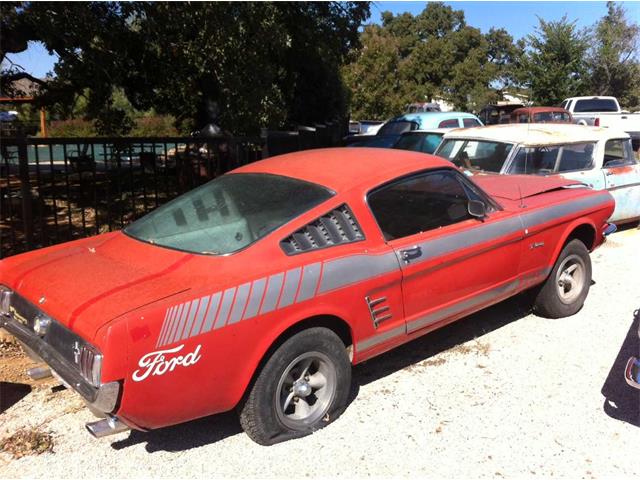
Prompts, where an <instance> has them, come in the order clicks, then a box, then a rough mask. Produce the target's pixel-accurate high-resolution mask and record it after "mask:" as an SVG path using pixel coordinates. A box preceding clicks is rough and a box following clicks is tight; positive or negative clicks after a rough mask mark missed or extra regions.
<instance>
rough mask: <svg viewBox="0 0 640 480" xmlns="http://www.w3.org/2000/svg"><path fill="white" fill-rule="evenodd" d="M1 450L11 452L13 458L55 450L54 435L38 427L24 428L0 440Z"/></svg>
mask: <svg viewBox="0 0 640 480" xmlns="http://www.w3.org/2000/svg"><path fill="white" fill-rule="evenodd" d="M0 451H2V452H7V453H10V454H11V455H13V458H21V457H24V456H26V455H40V454H41V453H45V452H53V436H51V434H50V433H49V432H43V431H41V430H39V429H37V428H22V429H20V430H18V431H17V432H16V433H14V434H13V435H11V436H9V437H7V438H5V439H3V440H0Z"/></svg>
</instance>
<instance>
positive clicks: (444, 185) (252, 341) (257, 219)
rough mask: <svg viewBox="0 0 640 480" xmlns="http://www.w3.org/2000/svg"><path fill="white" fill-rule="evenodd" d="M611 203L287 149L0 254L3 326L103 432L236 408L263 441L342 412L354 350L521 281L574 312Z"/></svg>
mask: <svg viewBox="0 0 640 480" xmlns="http://www.w3.org/2000/svg"><path fill="white" fill-rule="evenodd" d="M613 207H614V202H613V199H612V197H611V195H609V194H608V193H607V192H602V191H598V192H596V191H592V190H590V189H587V188H584V187H582V186H581V185H579V184H577V183H576V182H572V181H567V180H558V179H555V178H554V179H549V178H537V177H530V176H527V177H518V176H509V177H506V176H495V177H490V176H487V177H478V178H476V179H474V180H471V179H469V178H467V177H466V176H465V175H463V174H462V173H461V172H460V171H458V170H457V169H456V168H455V167H453V166H452V164H451V163H449V162H446V161H444V160H442V159H438V158H437V157H433V156H429V155H423V154H419V153H413V152H405V151H392V150H379V149H329V150H313V151H307V152H301V153H295V154H290V155H283V156H280V157H274V158H271V159H268V160H264V161H261V162H256V163H253V164H251V165H248V166H245V167H242V168H239V169H237V170H235V171H233V172H231V173H229V174H227V175H224V176H222V177H219V178H217V179H215V180H213V181H211V182H209V183H207V184H206V185H204V186H202V187H199V188H197V189H195V190H193V191H191V192H189V193H187V194H185V195H183V196H181V197H179V198H177V199H176V200H173V201H172V202H170V203H168V204H166V205H164V206H162V207H160V208H158V209H157V210H155V211H154V212H152V213H150V214H149V215H147V216H145V217H143V218H142V219H140V220H138V221H137V222H135V223H133V224H131V225H130V226H128V227H127V228H125V229H124V230H123V231H122V232H114V233H108V234H105V235H100V236H97V237H93V238H87V239H84V240H79V241H75V242H71V243H67V244H63V245H58V246H54V247H51V248H46V249H42V250H38V251H33V252H30V253H26V254H23V255H18V256H15V257H11V258H7V259H5V260H3V261H2V262H0V284H2V286H0V293H1V300H2V309H1V313H2V315H0V326H3V327H4V328H6V329H7V330H8V331H9V332H11V333H12V334H14V335H15V336H16V337H17V338H18V339H19V340H20V341H21V342H22V343H24V344H25V345H26V346H27V347H28V348H29V350H30V351H31V353H32V354H33V355H35V356H36V357H37V358H40V359H41V360H42V361H44V362H46V363H47V364H48V366H49V367H50V369H51V370H52V371H53V372H54V373H55V374H56V375H57V376H58V377H59V378H60V379H61V380H62V381H63V382H64V383H66V384H67V385H68V386H70V387H71V388H73V389H75V390H76V391H77V392H78V393H79V394H80V395H82V397H84V399H85V400H86V401H87V403H88V405H89V407H90V408H91V409H92V410H93V411H94V412H95V413H97V414H99V415H101V416H103V417H105V418H104V419H103V420H100V421H96V422H93V423H90V424H88V425H87V427H88V428H89V430H90V431H91V432H92V433H93V434H94V435H96V436H104V435H107V434H110V433H115V432H119V431H123V430H126V429H128V428H135V429H141V430H146V429H153V428H159V427H163V426H166V425H172V424H176V423H180V422H184V421H187V420H190V419H194V418H197V417H202V416H206V415H211V414H214V413H217V412H224V411H227V410H230V409H233V408H237V410H238V412H239V415H240V421H241V424H242V426H243V427H244V429H245V431H246V432H247V433H248V434H249V436H250V437H251V438H252V439H254V440H255V441H257V442H259V443H262V444H271V443H275V442H278V441H281V440H284V439H288V438H293V437H297V436H301V435H305V434H307V433H309V432H312V431H314V430H316V429H318V428H321V427H322V426H323V425H325V424H327V423H328V422H330V421H332V420H334V419H335V418H336V416H337V415H339V414H340V412H341V411H342V410H343V409H344V408H345V404H346V402H347V396H348V392H349V388H350V381H351V373H350V372H351V365H353V364H356V363H359V362H362V361H364V360H367V359H369V358H371V357H373V356H375V355H379V354H381V353H382V352H385V351H387V350H389V349H391V348H393V347H396V346H398V345H400V344H402V343H405V342H408V341H410V340H411V339H413V338H416V337H418V336H420V335H423V334H425V333H427V332H429V331H432V330H434V329H437V328H440V327H442V326H443V325H446V324H447V323H449V322H452V321H454V320H456V319H458V318H461V317H463V316H465V315H468V314H470V313H472V312H475V311H477V310H480V309H482V308H485V307H487V306H489V305H492V304H494V303H496V302H499V301H501V300H503V299H505V298H507V297H510V296H512V295H514V294H516V293H518V292H522V291H524V290H531V291H532V293H533V298H534V309H535V311H537V312H538V313H539V314H541V315H545V316H549V317H563V316H567V315H572V314H574V313H576V312H577V311H578V310H579V309H580V308H581V306H582V305H583V303H584V301H585V298H586V296H587V293H588V291H589V286H590V283H591V263H590V260H589V251H591V250H593V249H594V248H596V247H598V246H599V245H600V244H601V243H602V242H603V240H604V235H605V234H606V233H607V231H608V230H609V229H610V228H611V226H609V225H608V224H607V223H606V219H607V218H609V216H610V215H611V213H612V211H613Z"/></svg>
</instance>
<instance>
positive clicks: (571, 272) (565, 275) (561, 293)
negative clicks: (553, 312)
mask: <svg viewBox="0 0 640 480" xmlns="http://www.w3.org/2000/svg"><path fill="white" fill-rule="evenodd" d="M585 272H586V267H585V264H584V260H583V259H582V258H581V257H580V256H579V255H576V254H572V255H569V256H568V257H566V258H565V259H564V260H563V261H562V263H561V264H560V266H559V268H558V270H557V272H556V284H557V286H558V298H559V299H560V301H561V302H562V303H564V304H567V305H569V304H571V303H573V302H575V301H576V299H577V298H578V297H579V296H580V294H581V293H582V291H583V289H584V282H585V278H586V277H585Z"/></svg>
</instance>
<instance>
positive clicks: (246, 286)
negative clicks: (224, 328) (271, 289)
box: [227, 282, 251, 325]
mask: <svg viewBox="0 0 640 480" xmlns="http://www.w3.org/2000/svg"><path fill="white" fill-rule="evenodd" d="M250 289H251V282H247V283H243V284H242V285H240V286H239V287H238V293H236V300H235V302H234V303H233V308H232V309H231V315H229V321H228V322H227V325H231V324H232V323H236V322H239V321H240V318H242V313H243V312H244V307H245V306H246V305H247V297H248V296H249V290H250Z"/></svg>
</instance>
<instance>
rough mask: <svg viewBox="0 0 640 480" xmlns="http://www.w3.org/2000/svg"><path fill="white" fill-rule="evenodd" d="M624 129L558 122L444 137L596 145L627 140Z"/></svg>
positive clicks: (458, 132) (478, 129)
mask: <svg viewBox="0 0 640 480" xmlns="http://www.w3.org/2000/svg"><path fill="white" fill-rule="evenodd" d="M628 137H629V135H628V134H627V133H625V132H623V131H622V130H616V129H612V128H602V127H588V126H585V125H574V124H559V123H509V124H502V125H491V126H488V127H474V128H466V129H464V130H463V129H458V130H455V131H452V132H450V133H447V134H446V135H445V136H444V138H445V140H446V139H450V138H476V139H479V140H492V141H498V142H508V143H519V144H522V145H528V146H535V145H557V144H560V143H577V142H593V141H598V140H608V139H610V138H628Z"/></svg>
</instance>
